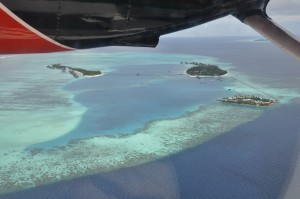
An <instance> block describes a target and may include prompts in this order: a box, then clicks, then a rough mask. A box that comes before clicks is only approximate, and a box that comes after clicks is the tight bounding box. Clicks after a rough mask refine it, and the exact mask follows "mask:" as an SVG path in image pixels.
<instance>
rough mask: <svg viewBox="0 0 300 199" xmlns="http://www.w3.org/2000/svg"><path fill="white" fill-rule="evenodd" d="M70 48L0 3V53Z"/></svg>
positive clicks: (65, 49) (50, 50)
mask: <svg viewBox="0 0 300 199" xmlns="http://www.w3.org/2000/svg"><path fill="white" fill-rule="evenodd" d="M67 50H72V48H69V47H67V46H64V45H61V44H59V43H58V42H56V41H54V40H52V39H50V38H48V37H47V36H45V35H43V34H42V33H40V32H39V31H37V30H36V29H34V28H32V27H31V26H29V25H28V24H26V23H25V22H24V21H22V20H21V19H20V18H18V17H17V16H16V15H14V14H13V13H12V12H11V11H9V10H8V9H7V8H6V7H5V6H4V5H3V4H2V3H0V54H15V53H48V52H59V51H67Z"/></svg>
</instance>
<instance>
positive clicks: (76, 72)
mask: <svg viewBox="0 0 300 199" xmlns="http://www.w3.org/2000/svg"><path fill="white" fill-rule="evenodd" d="M46 67H47V68H50V69H60V70H62V71H63V72H69V73H70V74H71V75H73V77H75V78H78V77H80V76H85V77H95V76H100V75H102V72H101V71H99V70H97V71H93V70H85V69H82V68H74V67H70V66H63V65H61V64H51V65H47V66H46Z"/></svg>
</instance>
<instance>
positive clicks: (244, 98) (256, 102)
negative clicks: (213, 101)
mask: <svg viewBox="0 0 300 199" xmlns="http://www.w3.org/2000/svg"><path fill="white" fill-rule="evenodd" d="M219 101H221V102H226V103H235V104H245V105H253V106H271V105H273V104H275V103H276V102H277V100H274V99H267V98H260V97H256V96H253V95H252V96H250V95H236V96H234V97H226V98H223V99H221V100H219Z"/></svg>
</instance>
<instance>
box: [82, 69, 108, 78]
mask: <svg viewBox="0 0 300 199" xmlns="http://www.w3.org/2000/svg"><path fill="white" fill-rule="evenodd" d="M77 72H78V71H77ZM103 75H104V73H103V72H101V74H100V75H82V76H83V77H86V78H91V77H101V76H103Z"/></svg>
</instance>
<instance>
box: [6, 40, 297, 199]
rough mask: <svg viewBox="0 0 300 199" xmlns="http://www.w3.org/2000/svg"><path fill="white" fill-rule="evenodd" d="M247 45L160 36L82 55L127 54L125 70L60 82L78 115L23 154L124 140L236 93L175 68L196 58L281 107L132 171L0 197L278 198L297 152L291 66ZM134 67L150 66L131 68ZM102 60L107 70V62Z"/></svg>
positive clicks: (227, 83) (224, 81) (265, 46)
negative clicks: (150, 43) (99, 139)
mask: <svg viewBox="0 0 300 199" xmlns="http://www.w3.org/2000/svg"><path fill="white" fill-rule="evenodd" d="M254 39H256V38H164V39H161V41H160V44H159V46H158V47H157V48H156V49H147V48H103V49H102V48H100V49H94V50H92V52H93V53H97V52H99V53H103V52H105V53H108V54H109V53H120V52H121V53H124V51H125V55H122V56H123V57H122V58H123V60H124V57H126V56H131V57H129V58H128V60H130V63H122V64H123V67H119V68H117V69H114V66H111V67H110V68H108V69H107V74H106V75H104V76H103V77H99V78H88V79H83V80H79V81H77V80H73V81H72V82H71V83H68V84H66V85H63V84H64V81H62V83H61V86H62V89H63V90H64V91H68V92H72V93H73V94H75V98H74V101H75V102H76V103H79V104H81V105H82V106H84V107H85V108H86V112H85V113H84V115H83V116H82V119H81V121H80V122H79V123H78V124H77V126H76V128H73V129H72V130H71V131H70V132H69V133H68V134H65V135H63V136H60V137H57V138H54V139H51V140H50V141H41V142H39V143H38V144H34V145H32V146H28V149H30V148H35V147H45V148H48V147H50V148H51V147H53V146H56V145H57V146H63V145H65V144H66V143H68V141H70V140H72V139H79V140H80V139H84V138H89V137H94V136H95V137H96V136H99V135H100V136H101V135H105V136H116V135H118V134H127V133H129V134H130V132H135V131H137V130H139V129H141V128H143V126H144V125H145V123H146V124H147V123H148V122H149V121H155V120H164V119H170V118H171V119H172V118H177V117H180V116H181V115H183V114H187V113H189V112H192V111H194V110H195V109H197V108H199V107H201V106H205V105H206V104H214V103H216V101H217V100H218V99H220V98H221V97H223V96H231V95H233V94H236V93H240V92H242V91H243V88H240V90H238V89H237V91H235V88H236V87H238V86H237V85H236V83H237V82H236V81H235V80H234V79H232V78H226V77H224V78H221V79H210V80H208V79H203V78H202V79H200V80H199V79H197V78H191V79H188V78H186V76H185V75H184V74H183V72H184V71H183V70H181V67H182V66H181V65H180V63H179V62H180V61H189V60H191V59H195V57H197V56H200V57H203V58H199V59H200V60H202V59H203V60H206V61H207V62H215V63H218V64H220V65H221V66H224V67H227V70H229V71H233V72H235V74H238V75H237V76H235V77H234V78H237V79H239V80H241V81H242V82H244V81H246V80H247V82H250V83H252V85H255V87H256V88H258V90H259V91H263V92H266V93H269V94H270V95H272V96H276V97H277V98H279V100H280V101H281V102H280V103H279V104H277V105H275V106H273V107H270V108H264V109H263V113H262V114H261V115H260V116H259V117H258V118H256V119H255V120H252V121H249V122H247V123H243V124H241V125H239V126H237V127H235V128H233V129H231V130H229V131H227V132H225V133H223V134H221V135H218V136H217V137H215V138H213V139H210V140H208V141H207V142H204V143H202V144H199V145H196V146H193V147H192V148H188V149H186V150H183V151H180V152H178V153H176V154H171V155H169V156H166V157H161V158H160V159H158V160H153V161H150V162H148V163H144V164H141V165H137V166H133V167H128V168H121V169H116V170H113V171H108V172H101V173H98V174H93V175H88V176H82V177H78V178H75V179H71V180H62V181H59V182H56V183H52V184H49V185H43V186H36V187H33V188H29V189H26V190H22V191H17V192H14V193H8V194H5V195H0V198H1V199H21V198H22V199H23V198H24V199H42V198H47V199H50V198H51V199H62V198H63V199H73V198H74V199H77V198H78V199H82V198H87V199H94V198H95V199H96V198H97V199H98V198H129V199H148V198H149V199H150V198H151V199H152V198H153V199H154V198H155V199H160V198H172V199H173V198H184V199H185V198H187V199H192V198H201V199H202V198H205V199H209V198H211V199H215V198H220V199H227V198H228V199H239V198H243V199H244V198H245V199H248V198H249V199H254V198H255V199H260V198H261V199H265V198H267V199H268V198H280V197H282V196H283V194H284V192H285V190H286V188H287V187H288V183H289V180H290V179H291V176H292V175H293V169H294V167H295V162H296V160H297V159H296V158H297V156H296V154H297V153H298V148H299V133H300V124H299V121H300V120H299V119H300V98H299V95H298V94H299V93H300V86H299V85H300V78H299V77H300V64H299V62H297V61H295V60H293V58H290V57H289V56H288V55H286V54H284V53H283V52H281V51H280V50H279V49H277V47H275V46H274V45H273V44H271V43H269V42H257V41H254ZM149 53H150V55H149ZM144 54H146V55H147V56H146V57H145V56H144ZM160 54H161V56H165V55H166V54H170V55H172V54H175V55H182V54H184V55H186V57H182V56H179V58H177V57H176V58H175V57H174V56H175V55H174V56H173V57H172V56H171V60H172V61H171V62H174V63H168V57H167V58H162V57H160V58H159V55H160ZM134 55H136V57H137V59H136V60H135V59H134V58H135V57H134ZM43 56H45V55H43ZM149 56H150V57H149ZM151 56H153V57H151ZM155 57H156V58H157V59H160V60H159V61H158V64H154V62H155ZM205 57H210V58H211V59H205ZM116 59H118V58H116ZM120 59H121V58H120ZM153 59H154V60H153ZM165 59H166V60H165ZM126 60H127V59H126ZM143 60H145V61H147V60H152V62H151V63H146V62H145V63H143V64H141V62H142V61H143ZM90 61H91V60H90ZM192 61H194V60H192ZM80 62H83V63H84V60H80ZM87 62H88V61H87ZM103 62H105V63H106V64H109V63H108V62H109V60H105V59H104V60H103ZM128 62H129V61H128ZM164 62H165V63H164ZM74 63H76V60H74ZM99 64H101V63H99ZM242 84H243V83H242ZM128 85H130V86H128ZM143 85H146V86H143ZM125 86H126V87H125ZM242 86H245V85H242ZM111 88H113V89H111ZM228 88H232V89H228ZM48 99H49V97H48ZM42 102H43V101H42ZM51 102H52V103H53V104H54V106H55V105H56V106H60V104H61V102H60V101H59V102H57V101H55V100H52V101H51ZM7 103H8V102H7ZM104 113H105V114H104ZM231 114H235V113H234V112H233V113H231ZM105 121H107V122H105ZM86 129H89V130H88V131H87V130H86ZM82 132H86V133H85V134H83V133H82ZM184 133H188V132H184Z"/></svg>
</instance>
